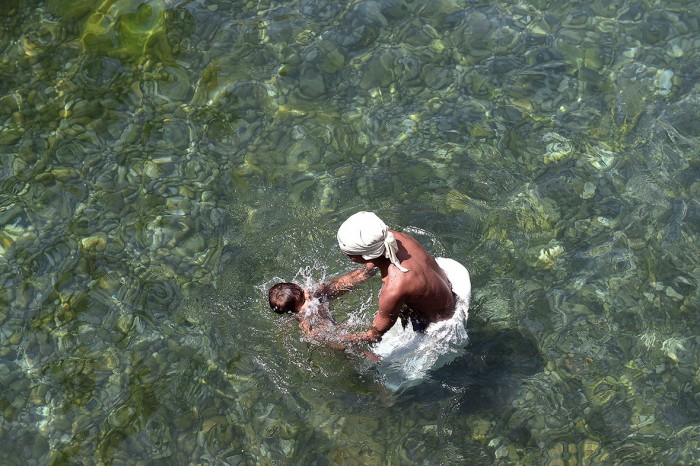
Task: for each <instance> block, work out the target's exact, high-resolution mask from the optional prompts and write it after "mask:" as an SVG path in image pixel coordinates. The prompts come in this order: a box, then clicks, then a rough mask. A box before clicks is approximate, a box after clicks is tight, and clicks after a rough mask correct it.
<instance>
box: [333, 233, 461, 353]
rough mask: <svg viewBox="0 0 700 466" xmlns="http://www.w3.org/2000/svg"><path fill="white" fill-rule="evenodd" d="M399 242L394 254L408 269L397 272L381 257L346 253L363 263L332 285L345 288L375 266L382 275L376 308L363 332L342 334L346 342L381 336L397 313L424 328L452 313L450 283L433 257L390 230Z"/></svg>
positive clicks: (352, 284)
mask: <svg viewBox="0 0 700 466" xmlns="http://www.w3.org/2000/svg"><path fill="white" fill-rule="evenodd" d="M390 231H391V233H392V234H393V235H394V237H395V238H396V241H397V244H398V246H399V249H398V252H397V256H398V259H399V260H400V261H401V265H402V266H403V267H405V268H407V269H408V270H409V271H408V272H401V271H400V270H399V269H398V268H396V266H394V265H393V264H391V262H390V261H389V260H388V259H386V258H385V257H378V258H376V259H370V260H366V259H363V258H362V256H354V255H350V256H348V257H349V258H350V260H351V261H353V262H356V263H359V264H365V268H364V269H360V270H356V271H353V272H350V273H349V274H347V275H344V276H342V277H340V278H339V279H338V280H337V281H336V282H335V283H334V284H333V285H332V286H336V287H339V288H340V287H342V288H343V289H349V288H350V287H352V286H355V285H357V284H359V283H361V282H363V281H364V280H366V279H368V278H369V277H370V276H372V275H373V272H376V270H374V269H378V270H379V272H380V273H381V278H382V289H381V292H380V295H379V309H378V311H377V313H376V315H375V316H374V320H373V321H372V328H371V329H370V330H369V331H367V332H362V333H355V334H351V335H346V336H344V337H343V340H344V341H346V342H350V343H367V342H375V341H378V340H380V339H381V337H382V335H384V333H386V332H387V331H388V330H389V329H390V328H391V327H392V326H393V325H394V324H395V323H396V320H397V319H399V318H400V317H402V315H403V317H404V318H410V319H411V321H412V323H413V327H414V329H415V330H417V331H424V330H425V327H427V326H428V325H429V324H430V323H432V322H439V321H441V320H446V319H449V318H450V317H452V315H453V314H454V310H455V297H454V295H453V294H452V286H451V284H450V282H449V280H448V279H447V276H446V275H445V272H444V271H443V270H442V269H441V268H440V266H439V265H438V264H437V262H436V261H435V259H434V258H433V257H432V256H431V255H430V254H428V252H427V251H426V250H425V249H424V248H423V246H421V244H420V243H419V242H418V241H417V240H416V239H414V238H413V237H411V236H410V235H408V234H405V233H400V232H398V231H394V230H390Z"/></svg>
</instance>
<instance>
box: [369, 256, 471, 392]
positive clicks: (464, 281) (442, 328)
mask: <svg viewBox="0 0 700 466" xmlns="http://www.w3.org/2000/svg"><path fill="white" fill-rule="evenodd" d="M435 260H436V261H437V263H438V265H439V266H440V268H442V269H443V270H444V271H445V274H446V275H447V278H448V279H449V280H450V283H451V285H452V292H453V293H454V294H455V295H456V296H457V303H456V307H455V313H454V315H453V316H452V317H451V318H449V319H447V320H443V321H440V322H434V323H431V324H430V325H428V327H427V329H426V331H425V332H424V333H419V332H414V331H413V329H412V328H411V326H410V325H409V326H407V327H406V328H403V326H402V325H401V322H400V321H397V322H396V324H394V326H393V327H392V328H391V329H389V331H388V332H387V333H385V334H384V336H383V337H382V340H381V341H380V342H379V343H377V344H376V345H375V346H374V348H373V351H374V352H375V353H376V354H377V355H379V356H380V357H381V358H382V362H381V364H380V365H379V372H380V374H381V375H382V377H383V379H384V382H385V384H386V385H387V386H388V387H389V388H393V389H398V388H400V387H404V386H405V385H406V384H409V385H410V384H412V383H411V382H415V381H419V380H420V379H422V378H423V377H424V376H425V374H426V373H427V371H429V370H430V369H437V368H438V367H441V366H443V365H445V364H447V363H448V362H450V361H452V360H454V359H455V358H456V357H457V356H459V354H460V353H461V352H462V350H463V349H464V346H465V344H466V342H467V339H468V337H467V317H468V314H469V299H470V298H471V279H470V276H469V271H468V270H467V269H466V267H464V266H463V265H462V264H460V263H459V262H457V261H455V260H453V259H449V258H444V257H438V258H436V259H435Z"/></svg>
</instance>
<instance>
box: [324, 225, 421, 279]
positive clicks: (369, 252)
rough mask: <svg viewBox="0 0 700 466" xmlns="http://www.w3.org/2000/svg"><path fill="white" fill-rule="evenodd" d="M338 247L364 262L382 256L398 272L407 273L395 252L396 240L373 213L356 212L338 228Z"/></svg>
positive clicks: (396, 249) (396, 247)
mask: <svg viewBox="0 0 700 466" xmlns="http://www.w3.org/2000/svg"><path fill="white" fill-rule="evenodd" d="M337 237H338V245H339V246H340V249H341V250H342V251H343V252H344V253H345V254H347V255H350V256H362V258H363V259H365V260H371V259H376V258H377V257H379V256H384V257H386V258H387V259H389V261H391V263H392V264H394V265H395V266H396V267H397V268H398V269H399V270H400V271H402V272H408V269H407V268H405V267H403V266H402V265H401V262H399V259H398V257H396V252H397V251H398V250H399V246H398V244H396V238H394V235H393V234H392V233H391V232H390V231H389V227H388V226H386V224H385V223H384V222H383V221H382V219H380V218H379V217H377V215H376V214H375V213H373V212H357V213H356V214H353V215H351V216H350V217H349V218H348V219H347V220H345V222H343V224H342V225H340V228H338V236H337Z"/></svg>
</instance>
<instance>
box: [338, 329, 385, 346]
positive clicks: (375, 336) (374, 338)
mask: <svg viewBox="0 0 700 466" xmlns="http://www.w3.org/2000/svg"><path fill="white" fill-rule="evenodd" d="M381 339H382V334H381V333H380V332H379V331H377V329H375V328H372V329H370V330H368V331H366V332H361V333H349V334H346V335H340V341H342V342H343V343H350V344H353V345H361V344H364V343H376V342H378V341H379V340H381Z"/></svg>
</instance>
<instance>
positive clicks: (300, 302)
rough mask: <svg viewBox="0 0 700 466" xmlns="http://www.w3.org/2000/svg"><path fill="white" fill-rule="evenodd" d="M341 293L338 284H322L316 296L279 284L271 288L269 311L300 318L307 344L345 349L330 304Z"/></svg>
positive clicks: (309, 292) (288, 285)
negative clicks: (331, 313) (332, 316)
mask: <svg viewBox="0 0 700 466" xmlns="http://www.w3.org/2000/svg"><path fill="white" fill-rule="evenodd" d="M342 291H344V290H339V289H338V286H337V285H336V283H333V284H331V285H321V286H320V287H319V288H318V289H317V290H316V291H315V292H314V293H313V294H312V293H311V291H310V290H309V289H308V288H302V287H301V286H299V285H297V284H295V283H277V284H276V285H274V286H272V288H270V292H269V294H268V300H269V303H270V308H271V309H272V310H273V311H275V312H276V313H278V314H292V315H293V316H294V317H296V318H297V319H299V328H300V329H301V331H302V333H303V334H304V336H305V338H306V339H307V340H308V341H310V342H312V343H323V344H324V345H325V346H328V347H329V348H333V349H340V350H345V349H346V347H345V345H343V344H342V343H340V338H339V337H340V332H339V329H338V326H337V324H336V323H335V321H333V319H332V318H331V316H330V313H329V304H328V302H329V301H330V299H331V298H333V297H335V296H337V295H338V294H339V293H340V292H342ZM361 352H362V354H364V356H365V357H367V358H368V359H369V360H371V361H373V362H379V358H378V357H377V356H376V355H375V354H374V353H371V352H368V351H361Z"/></svg>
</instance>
